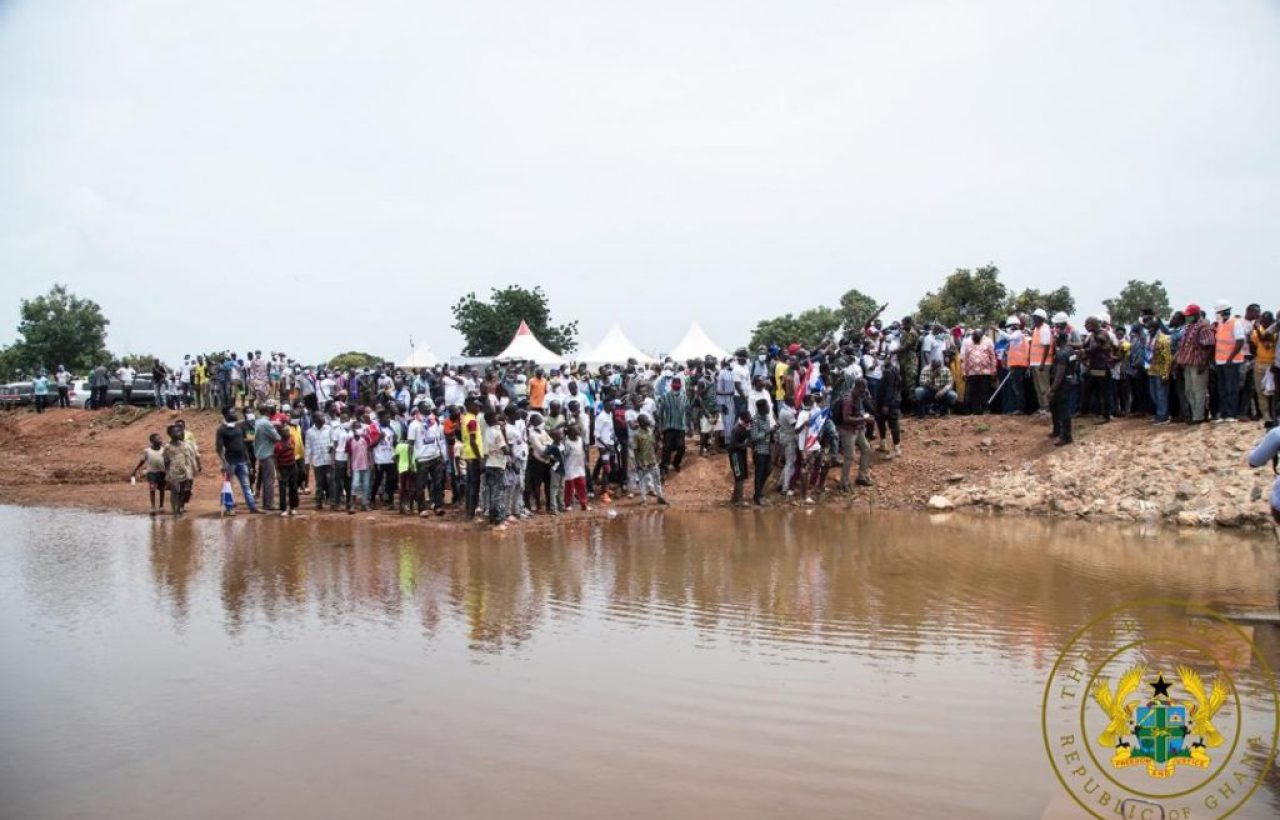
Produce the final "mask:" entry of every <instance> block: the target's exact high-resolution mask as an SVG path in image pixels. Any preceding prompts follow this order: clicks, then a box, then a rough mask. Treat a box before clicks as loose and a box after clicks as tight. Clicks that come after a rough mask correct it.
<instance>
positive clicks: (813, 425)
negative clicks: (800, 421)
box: [800, 407, 831, 450]
mask: <svg viewBox="0 0 1280 820" xmlns="http://www.w3.org/2000/svg"><path fill="white" fill-rule="evenodd" d="M830 415H831V411H830V409H828V408H826V407H815V408H813V413H812V414H810V416H809V421H808V422H807V423H806V424H805V427H804V430H802V431H800V449H801V450H809V449H812V448H813V447H815V446H816V445H817V443H818V441H819V440H820V439H821V438H822V427H823V425H825V424H826V423H827V417H828V416H830Z"/></svg>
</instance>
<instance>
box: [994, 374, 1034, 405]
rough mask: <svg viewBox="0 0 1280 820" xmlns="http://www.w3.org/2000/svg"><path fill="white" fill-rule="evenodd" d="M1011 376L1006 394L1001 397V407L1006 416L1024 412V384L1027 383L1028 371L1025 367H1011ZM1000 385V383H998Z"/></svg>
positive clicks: (1006, 386)
mask: <svg viewBox="0 0 1280 820" xmlns="http://www.w3.org/2000/svg"><path fill="white" fill-rule="evenodd" d="M1007 372H1009V373H1010V374H1011V375H1010V376H1009V381H1008V382H1007V383H1006V384H1005V386H1004V390H1003V391H1001V392H1003V393H1004V395H1002V396H1001V397H1000V402H1001V404H1000V406H1001V407H1002V408H1003V409H1004V412H1005V414H1006V415H1007V414H1011V413H1021V412H1022V383H1023V382H1024V381H1026V378H1027V369H1026V368H1025V367H1011V368H1009V370H1008V371H1007ZM997 384H998V382H997Z"/></svg>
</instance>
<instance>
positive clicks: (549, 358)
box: [493, 321, 565, 365]
mask: <svg viewBox="0 0 1280 820" xmlns="http://www.w3.org/2000/svg"><path fill="white" fill-rule="evenodd" d="M493 360H494V361H495V362H512V361H522V362H533V363H534V364H546V365H553V364H555V365H559V364H564V363H565V359H564V357H563V356H561V355H559V354H558V353H556V352H555V351H553V350H551V349H550V348H548V347H547V346H546V345H544V344H543V343H542V342H540V341H538V337H536V336H534V335H533V331H532V330H530V329H529V325H527V324H526V323H524V322H523V321H522V322H520V327H519V328H517V329H516V335H515V336H514V337H512V339H511V344H509V345H507V349H506V350H504V351H502V352H501V353H499V354H498V355H497V356H494V357H493Z"/></svg>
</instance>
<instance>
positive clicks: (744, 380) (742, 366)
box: [729, 347, 751, 418]
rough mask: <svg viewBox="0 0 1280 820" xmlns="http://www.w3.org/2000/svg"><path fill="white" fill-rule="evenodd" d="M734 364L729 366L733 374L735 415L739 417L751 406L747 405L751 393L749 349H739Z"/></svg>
mask: <svg viewBox="0 0 1280 820" xmlns="http://www.w3.org/2000/svg"><path fill="white" fill-rule="evenodd" d="M734 356H735V358H734V360H733V363H732V364H731V365H730V366H729V368H730V370H731V371H732V372H733V415H734V418H737V415H738V414H739V413H741V412H742V411H743V410H749V409H750V408H751V405H750V404H748V403H747V394H748V393H750V392H751V371H750V370H749V369H748V367H747V349H746V348H745V347H740V348H738V351H737V352H736V353H735V354H734Z"/></svg>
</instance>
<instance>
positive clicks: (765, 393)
mask: <svg viewBox="0 0 1280 820" xmlns="http://www.w3.org/2000/svg"><path fill="white" fill-rule="evenodd" d="M761 399H764V401H765V403H766V404H768V405H769V423H770V424H771V425H774V426H777V424H778V420H777V418H776V417H775V416H774V413H773V394H772V393H770V392H769V388H768V382H767V381H766V380H765V378H764V377H763V376H756V377H755V378H753V379H752V380H751V391H750V392H749V393H747V406H748V407H752V408H754V407H756V402H758V401H760V400H761Z"/></svg>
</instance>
